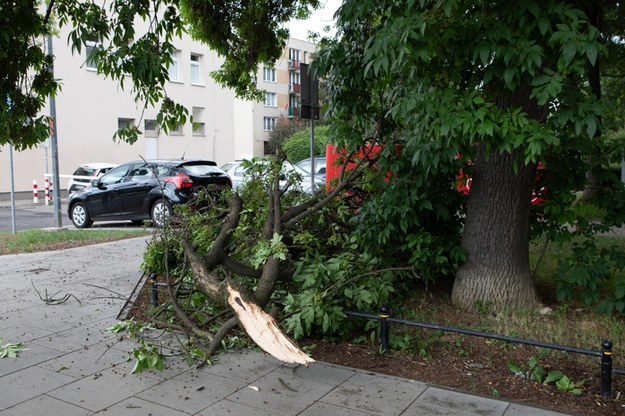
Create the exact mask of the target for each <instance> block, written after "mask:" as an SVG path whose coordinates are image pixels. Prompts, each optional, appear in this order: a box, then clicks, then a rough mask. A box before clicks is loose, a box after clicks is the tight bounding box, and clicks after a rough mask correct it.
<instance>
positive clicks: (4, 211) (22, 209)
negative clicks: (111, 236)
mask: <svg viewBox="0 0 625 416" xmlns="http://www.w3.org/2000/svg"><path fill="white" fill-rule="evenodd" d="M66 211H67V206H66V205H65V199H63V198H61V224H60V226H61V227H63V228H73V229H75V228H76V227H74V225H73V224H72V222H71V220H70V219H69V218H68V216H67V212H66ZM12 224H13V220H12V216H11V201H10V200H7V199H6V198H2V199H0V232H6V231H9V232H10V231H12V230H13V225H12ZM35 228H56V223H55V212H54V206H53V205H52V202H51V203H50V205H49V206H46V205H45V204H44V203H43V202H42V201H41V198H39V203H38V204H33V202H32V199H17V200H16V202H15V229H16V231H21V230H29V229H35ZM93 228H139V226H136V225H134V224H132V223H131V222H130V221H122V222H96V223H95V224H93Z"/></svg>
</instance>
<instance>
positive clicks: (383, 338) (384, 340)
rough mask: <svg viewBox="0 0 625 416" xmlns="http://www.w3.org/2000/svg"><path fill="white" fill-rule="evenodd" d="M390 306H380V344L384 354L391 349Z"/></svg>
mask: <svg viewBox="0 0 625 416" xmlns="http://www.w3.org/2000/svg"><path fill="white" fill-rule="evenodd" d="M389 313H390V311H389V308H388V306H386V305H384V306H382V307H381V308H380V344H381V349H380V352H381V353H382V354H386V353H388V352H389V351H390V350H391V347H390V342H389V338H388V337H389V335H388V321H387V319H388V318H389Z"/></svg>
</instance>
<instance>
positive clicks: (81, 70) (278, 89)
mask: <svg viewBox="0 0 625 416" xmlns="http://www.w3.org/2000/svg"><path fill="white" fill-rule="evenodd" d="M67 34H68V30H67V29H66V28H65V29H63V30H62V31H61V32H60V33H59V37H57V38H55V39H54V41H53V45H54V46H53V52H54V55H55V61H54V62H55V67H54V75H55V77H56V78H57V79H59V80H60V81H61V84H62V89H61V91H60V92H59V94H58V95H57V97H56V115H57V117H56V125H55V127H56V133H57V143H58V160H59V173H60V174H61V175H71V174H72V173H73V172H74V170H75V169H76V168H77V167H78V165H79V164H81V163H87V162H112V163H123V162H127V161H131V160H137V159H140V158H145V159H156V158H160V159H167V158H181V157H182V156H183V155H184V157H185V159H193V158H201V159H208V160H214V161H215V162H217V164H218V165H221V164H223V163H226V162H228V161H230V160H234V159H241V158H250V157H256V156H262V155H263V154H265V152H266V148H267V146H266V143H267V140H268V138H269V132H270V131H271V130H273V128H274V126H275V124H276V121H277V119H278V118H279V117H280V116H281V115H284V116H287V115H288V116H291V117H297V116H298V115H299V111H298V109H299V64H300V63H304V62H309V61H310V60H311V58H312V54H313V52H314V50H315V45H314V44H312V43H310V42H306V41H301V40H296V39H290V40H289V41H288V44H287V46H286V48H285V51H284V54H283V56H282V58H281V59H280V60H278V61H277V62H276V63H275V66H274V67H261V68H260V69H259V73H258V84H259V87H260V88H261V89H264V90H266V91H267V92H266V94H265V100H264V102H249V101H242V100H240V99H236V98H235V96H234V93H233V92H232V91H230V90H227V89H224V88H222V87H221V86H219V85H217V84H216V83H215V82H214V81H213V79H212V78H211V77H210V76H209V73H210V72H211V71H213V70H215V69H217V68H218V67H219V65H220V64H221V59H220V58H219V57H218V56H217V54H216V53H215V52H213V51H211V50H210V49H208V47H207V46H205V45H203V44H200V43H198V42H195V41H193V40H192V39H191V38H190V37H188V36H183V37H182V38H181V39H178V40H177V41H176V42H174V45H175V47H176V53H175V55H174V57H173V58H174V64H173V65H172V66H171V68H170V82H168V83H167V85H166V93H167V95H168V96H169V97H171V98H172V99H173V100H174V101H176V102H178V103H180V104H182V105H184V106H185V107H186V108H187V109H188V110H189V113H191V114H192V115H193V118H194V122H195V123H199V126H198V125H197V124H196V126H197V127H198V128H196V129H195V130H194V129H193V128H192V126H191V124H189V123H187V124H185V125H183V126H180V127H179V128H178V129H177V130H176V131H169V132H168V133H164V132H163V131H162V130H160V129H159V128H158V125H157V123H156V121H155V119H156V114H157V113H158V108H149V107H148V108H145V109H143V106H142V105H141V103H136V102H135V101H134V99H133V96H132V95H131V93H130V92H129V91H124V90H122V89H121V88H120V87H119V85H118V84H117V82H116V81H112V80H109V79H106V78H104V77H103V76H102V75H98V74H97V73H96V70H95V68H94V67H93V64H90V63H89V62H87V59H86V56H87V55H86V54H87V53H88V51H84V50H83V51H82V54H80V55H79V54H74V55H73V54H72V53H71V51H70V48H69V47H68V45H67V41H66V39H67ZM128 84H130V83H128ZM44 114H49V109H45V110H44ZM127 123H137V125H138V126H139V129H140V130H141V131H142V135H141V136H140V138H139V140H138V141H137V142H136V143H134V144H132V145H130V144H127V143H120V142H117V141H114V140H113V135H114V133H115V131H117V129H118V128H119V127H120V126H124V125H126V124H127ZM9 165H10V159H9V147H8V146H2V147H0V193H4V192H9V191H10V189H11V185H10V166H9ZM13 167H14V169H13V177H14V186H15V190H16V191H17V192H23V191H30V190H31V189H32V186H33V185H32V184H33V180H36V181H37V182H38V184H39V189H42V186H43V181H44V177H45V175H46V174H49V173H51V172H52V155H51V150H50V149H49V147H48V143H44V144H41V145H39V146H38V147H35V148H32V149H28V150H25V151H21V152H17V151H13ZM66 183H67V179H66V178H63V177H62V178H61V184H60V185H61V188H62V189H65V188H66Z"/></svg>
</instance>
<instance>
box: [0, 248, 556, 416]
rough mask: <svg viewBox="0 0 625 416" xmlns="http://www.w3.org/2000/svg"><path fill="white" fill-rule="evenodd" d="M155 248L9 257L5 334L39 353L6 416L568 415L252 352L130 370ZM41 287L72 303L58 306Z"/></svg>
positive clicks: (7, 362) (7, 377) (6, 399)
mask: <svg viewBox="0 0 625 416" xmlns="http://www.w3.org/2000/svg"><path fill="white" fill-rule="evenodd" d="M145 244H146V238H145V237H143V238H135V239H131V240H125V241H120V242H114V243H106V244H99V245H96V246H88V247H82V248H77V249H69V250H62V251H57V252H46V253H37V254H19V255H9V256H0V337H1V338H3V341H2V343H3V344H4V343H9V342H11V343H12V342H24V343H25V344H26V347H27V348H28V350H26V351H23V352H21V353H20V354H19V356H18V358H15V359H13V358H4V359H0V416H8V415H15V416H18V415H19V416H22V415H39V414H46V415H52V416H55V415H62V416H85V415H124V416H125V415H130V416H133V415H141V416H147V415H151V416H178V415H198V416H209V415H216V416H220V415H235V416H236V415H241V416H265V415H266V416H269V415H289V416H290V415H301V416H315V415H317V416H334V415H335V416H366V415H389V416H390V415H406V416H407V415H465V416H469V415H481V416H521V415H523V416H533V415H536V416H538V415H541V416H557V415H562V414H560V413H555V412H550V411H546V410H544V409H538V408H532V407H528V406H524V405H520V404H515V403H510V402H507V401H502V400H494V399H492V398H486V397H479V396H474V395H470V394H465V393H462V392H458V391H452V390H448V389H444V388H440V387H436V386H432V385H428V384H425V383H422V382H418V381H413V380H407V379H401V378H395V377H389V376H384V375H380V374H373V373H368V372H363V371H358V370H354V369H351V368H345V367H339V366H334V365H329V364H324V363H314V364H312V365H311V366H310V367H308V368H306V367H302V366H292V365H284V364H282V363H280V362H278V361H277V360H275V359H273V358H272V357H270V356H268V355H267V354H264V353H262V352H257V351H252V350H241V351H237V352H230V353H227V354H224V355H222V356H220V357H218V358H217V359H216V360H215V363H214V365H212V366H207V367H203V368H200V369H197V368H192V367H189V366H188V365H187V364H186V363H184V362H182V360H179V359H176V358H170V359H168V362H167V368H166V370H165V371H163V372H162V373H161V372H152V371H146V372H143V373H142V374H140V375H136V374H130V371H131V369H132V366H133V363H132V362H128V361H127V357H128V352H129V351H130V350H131V349H132V348H133V347H134V344H133V343H131V342H129V341H127V340H125V339H123V338H121V337H120V335H116V334H112V333H110V332H107V331H106V329H107V328H109V327H110V326H112V325H114V324H115V322H116V317H117V315H118V313H119V312H120V310H121V309H122V307H123V305H124V304H125V302H126V298H127V296H129V295H130V293H131V292H132V290H133V288H134V286H135V285H136V284H137V282H138V281H139V279H140V277H141V273H140V271H139V266H140V263H141V259H142V253H143V250H144V248H145ZM35 288H36V290H35ZM37 291H38V292H39V294H40V295H41V296H42V297H46V296H47V297H54V298H62V297H64V296H65V295H67V294H70V295H72V296H70V297H69V299H68V300H67V301H66V302H65V303H63V304H60V305H46V304H45V303H44V302H42V301H41V300H40V298H39V295H38V294H37ZM78 300H80V303H79V302H78Z"/></svg>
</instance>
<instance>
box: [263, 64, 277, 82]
mask: <svg viewBox="0 0 625 416" xmlns="http://www.w3.org/2000/svg"><path fill="white" fill-rule="evenodd" d="M263 81H266V82H276V68H267V67H264V68H263Z"/></svg>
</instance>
